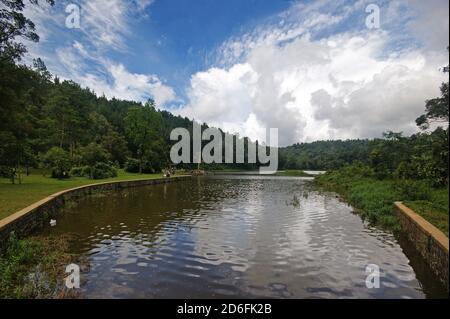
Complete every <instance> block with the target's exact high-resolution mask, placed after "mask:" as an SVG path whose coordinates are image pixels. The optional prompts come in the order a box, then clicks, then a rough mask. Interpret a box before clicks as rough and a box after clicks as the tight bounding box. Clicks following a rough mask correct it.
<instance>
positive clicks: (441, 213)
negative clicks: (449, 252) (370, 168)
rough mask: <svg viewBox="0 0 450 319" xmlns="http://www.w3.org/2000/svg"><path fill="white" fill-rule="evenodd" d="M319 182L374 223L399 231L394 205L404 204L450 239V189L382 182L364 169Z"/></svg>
mask: <svg viewBox="0 0 450 319" xmlns="http://www.w3.org/2000/svg"><path fill="white" fill-rule="evenodd" d="M315 183H316V184H318V185H319V186H321V187H323V188H324V189H326V190H329V191H334V192H336V193H338V194H340V195H341V196H342V197H343V199H344V200H345V201H347V202H348V203H349V204H350V205H352V206H353V207H354V209H355V210H356V212H358V213H359V214H360V215H361V216H362V217H363V218H364V219H368V220H369V222H371V223H372V224H376V225H379V226H382V227H384V228H387V229H390V230H393V231H396V230H398V227H399V224H398V220H397V217H396V216H395V215H394V213H393V203H394V202H395V201H403V202H404V204H405V205H407V206H408V207H410V208H411V209H413V210H414V211H416V212H417V213H418V214H420V215H421V216H422V217H424V218H425V219H426V220H427V221H429V222H430V223H431V224H433V225H434V226H436V227H437V228H438V229H440V230H441V231H442V232H443V233H444V234H446V235H447V237H448V216H449V214H448V187H445V188H433V187H431V186H430V185H428V184H427V183H426V182H425V181H415V180H395V179H384V180H380V179H376V178H374V177H372V176H370V173H369V172H367V171H366V170H365V169H364V168H359V169H358V168H355V167H346V168H343V169H341V170H338V171H331V172H327V173H325V174H322V175H319V176H317V177H316V178H315Z"/></svg>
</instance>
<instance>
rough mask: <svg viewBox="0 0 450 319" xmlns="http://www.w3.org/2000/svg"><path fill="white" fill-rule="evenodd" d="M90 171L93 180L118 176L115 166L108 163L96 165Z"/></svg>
mask: <svg viewBox="0 0 450 319" xmlns="http://www.w3.org/2000/svg"><path fill="white" fill-rule="evenodd" d="M90 169H91V171H90V176H91V177H92V178H93V179H103V178H109V177H116V176H117V169H116V168H115V167H114V166H113V165H109V164H107V163H101V162H100V163H96V164H95V165H94V166H93V167H91V168H90Z"/></svg>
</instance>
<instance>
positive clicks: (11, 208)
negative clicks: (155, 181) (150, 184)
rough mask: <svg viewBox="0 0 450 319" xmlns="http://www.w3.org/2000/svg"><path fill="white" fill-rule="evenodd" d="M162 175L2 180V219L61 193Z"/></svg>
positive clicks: (35, 176)
mask: <svg viewBox="0 0 450 319" xmlns="http://www.w3.org/2000/svg"><path fill="white" fill-rule="evenodd" d="M160 177H162V174H137V173H128V172H125V171H124V170H122V169H120V170H118V172H117V177H112V178H106V179H95V180H93V179H89V178H86V177H71V178H68V179H61V180H60V179H55V178H50V176H49V175H46V176H44V175H43V174H42V172H41V171H38V170H36V171H32V172H31V174H30V175H29V176H25V175H24V176H23V177H22V184H11V181H10V180H9V179H6V178H0V219H3V218H5V217H7V216H9V215H11V214H13V213H15V212H16V211H19V210H21V209H23V208H25V207H27V206H29V205H31V204H33V203H34V202H37V201H39V200H41V199H42V198H45V197H47V196H49V195H51V194H54V193H57V192H59V191H62V190H65V189H69V188H74V187H78V186H83V185H88V184H94V183H101V182H109V181H111V182H112V181H125V180H133V179H149V178H160Z"/></svg>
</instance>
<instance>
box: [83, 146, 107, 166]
mask: <svg viewBox="0 0 450 319" xmlns="http://www.w3.org/2000/svg"><path fill="white" fill-rule="evenodd" d="M80 155H81V161H82V163H83V164H85V165H89V166H94V165H95V164H96V163H99V162H101V163H106V162H108V160H109V158H110V155H109V153H108V151H106V150H105V149H104V148H103V147H102V146H100V145H98V144H96V143H91V144H89V145H87V146H85V147H83V148H82V149H81V151H80Z"/></svg>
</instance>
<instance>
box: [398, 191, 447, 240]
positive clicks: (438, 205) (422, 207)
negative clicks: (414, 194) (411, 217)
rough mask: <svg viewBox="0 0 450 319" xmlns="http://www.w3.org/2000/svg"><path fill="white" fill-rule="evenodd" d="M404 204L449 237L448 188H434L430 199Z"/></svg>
mask: <svg viewBox="0 0 450 319" xmlns="http://www.w3.org/2000/svg"><path fill="white" fill-rule="evenodd" d="M404 204H405V205H406V206H408V207H409V208H411V209H412V210H414V211H415V212H416V213H418V214H419V215H421V216H422V217H423V218H425V219H426V220H427V221H429V222H430V223H431V224H433V225H434V226H436V227H437V228H439V229H440V230H441V231H442V232H443V233H444V234H445V235H447V237H448V189H445V188H444V189H439V190H434V191H433V192H432V193H431V198H430V200H417V201H405V202H404Z"/></svg>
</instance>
